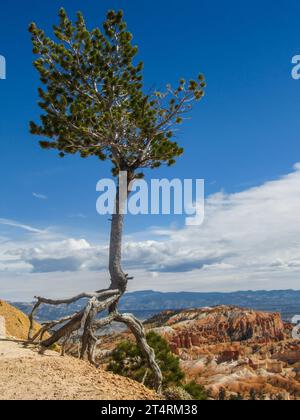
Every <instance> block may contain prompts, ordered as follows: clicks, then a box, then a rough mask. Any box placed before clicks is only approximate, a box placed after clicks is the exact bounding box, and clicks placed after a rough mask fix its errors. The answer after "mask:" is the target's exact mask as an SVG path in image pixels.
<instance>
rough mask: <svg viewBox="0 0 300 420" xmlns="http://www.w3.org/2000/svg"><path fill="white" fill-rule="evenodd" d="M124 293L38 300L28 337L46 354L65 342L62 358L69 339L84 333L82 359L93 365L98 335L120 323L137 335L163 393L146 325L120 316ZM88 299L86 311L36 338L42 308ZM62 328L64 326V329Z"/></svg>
mask: <svg viewBox="0 0 300 420" xmlns="http://www.w3.org/2000/svg"><path fill="white" fill-rule="evenodd" d="M121 295H122V293H120V291H119V290H110V289H109V290H105V291H99V292H96V293H91V294H88V293H82V294H80V295H78V296H75V297H73V298H71V299H65V300H51V299H45V298H41V297H38V298H37V302H36V304H35V305H34V307H33V310H32V312H31V314H30V315H29V320H30V328H29V334H28V342H29V343H33V342H38V344H39V346H40V349H41V352H44V351H45V350H46V349H47V348H49V347H51V346H52V345H54V344H55V343H57V342H58V341H60V340H62V341H63V349H62V354H63V353H64V346H65V344H66V342H67V341H68V339H69V337H71V335H72V334H73V333H74V332H75V331H79V330H81V331H82V338H81V351H80V358H81V359H86V360H88V361H89V362H90V363H93V364H96V361H95V356H96V354H95V353H96V349H97V345H98V344H99V340H98V338H97V336H96V332H97V331H98V330H99V329H100V328H103V327H105V326H107V325H110V324H111V323H112V322H114V321H115V322H120V323H123V324H125V325H126V326H127V327H128V328H129V329H130V330H131V331H132V333H133V334H134V336H135V338H136V341H137V344H138V346H139V347H140V349H141V351H142V353H143V355H144V356H145V358H146V360H147V364H148V366H149V368H150V369H151V370H152V372H153V374H154V378H155V387H156V389H157V390H158V391H160V390H161V385H162V374H161V371H160V368H159V366H158V364H157V363H156V361H155V354H154V351H153V349H152V348H151V347H150V346H149V345H148V343H147V340H146V335H145V331H144V326H143V324H142V323H141V322H140V321H138V320H137V319H136V318H135V317H134V316H133V315H130V314H120V313H119V312H117V309H116V307H117V305H118V302H119V299H120V297H121ZM84 298H88V299H89V300H88V302H87V304H86V306H85V308H84V309H83V310H81V311H80V312H77V313H75V314H73V315H70V316H66V317H64V318H61V319H59V320H57V321H49V322H46V323H44V324H43V325H42V327H41V329H40V330H39V331H38V332H37V333H36V334H33V331H34V321H33V320H34V314H35V313H36V311H37V310H38V308H39V307H40V306H41V305H42V304H48V305H62V304H67V305H69V304H71V303H73V302H77V301H78V300H80V299H84ZM105 310H108V311H109V314H108V316H106V317H104V318H102V319H97V316H98V315H99V314H100V313H101V312H103V311H105ZM61 325H62V326H61ZM58 326H60V328H58V329H56V330H55V331H54V332H53V334H52V335H51V336H50V337H47V338H46V339H45V338H44V337H45V334H46V333H47V332H49V331H50V330H53V329H54V328H56V327H58Z"/></svg>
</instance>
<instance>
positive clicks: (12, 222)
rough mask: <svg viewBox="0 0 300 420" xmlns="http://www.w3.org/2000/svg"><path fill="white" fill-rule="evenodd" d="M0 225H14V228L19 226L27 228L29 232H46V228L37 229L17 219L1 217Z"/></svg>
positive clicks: (19, 227)
mask: <svg viewBox="0 0 300 420" xmlns="http://www.w3.org/2000/svg"><path fill="white" fill-rule="evenodd" d="M0 225H5V226H10V227H14V228H18V229H23V230H26V231H28V232H31V233H44V232H45V231H44V230H41V229H37V228H35V227H32V226H29V225H26V224H23V223H20V222H16V221H15V220H10V219H2V218H0Z"/></svg>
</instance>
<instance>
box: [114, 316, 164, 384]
mask: <svg viewBox="0 0 300 420" xmlns="http://www.w3.org/2000/svg"><path fill="white" fill-rule="evenodd" d="M115 321H117V322H122V323H123V324H126V325H127V327H128V328H129V329H130V330H131V332H132V333H133V334H134V336H135V339H136V342H137V345H138V346H139V348H140V349H141V351H142V353H143V355H144V356H145V358H146V360H147V363H148V366H149V368H150V369H151V370H152V372H153V375H154V380H155V388H156V390H157V391H158V392H160V391H161V387H162V379H163V377H162V373H161V370H160V367H159V366H158V364H157V362H156V360H155V353H154V350H153V349H152V348H151V347H150V346H149V344H148V343H147V339H146V334H145V329H144V326H143V324H142V323H141V322H140V321H139V320H138V319H136V318H135V317H134V316H133V315H131V314H119V313H117V314H116V317H115Z"/></svg>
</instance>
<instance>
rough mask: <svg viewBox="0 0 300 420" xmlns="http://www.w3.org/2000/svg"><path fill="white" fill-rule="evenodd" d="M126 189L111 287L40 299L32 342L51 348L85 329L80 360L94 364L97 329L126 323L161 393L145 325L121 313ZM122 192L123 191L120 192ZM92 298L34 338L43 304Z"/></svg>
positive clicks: (114, 226) (119, 206) (119, 207)
mask: <svg viewBox="0 0 300 420" xmlns="http://www.w3.org/2000/svg"><path fill="white" fill-rule="evenodd" d="M132 179H133V175H132V174H130V176H129V178H128V180H127V188H125V189H126V190H127V193H129V185H130V182H131V180H132ZM121 190H122V188H120V185H118V188H117V194H116V205H115V210H116V211H115V214H113V215H112V221H111V233H110V248H109V273H110V288H109V289H108V290H102V291H98V292H95V293H81V294H80V295H78V296H75V297H73V298H71V299H64V300H50V299H45V298H41V297H39V298H37V299H38V300H37V303H36V304H35V305H34V308H33V310H32V312H31V314H30V316H29V320H30V328H29V334H28V340H29V341H30V342H32V341H35V340H36V339H38V337H40V345H41V349H42V350H44V349H46V348H49V347H50V346H52V345H53V344H55V343H57V342H58V341H59V340H62V339H66V337H70V336H71V334H72V333H73V332H74V331H78V330H81V329H82V330H83V334H82V340H81V352H80V357H81V358H82V359H87V360H89V361H90V362H91V363H94V362H95V350H96V347H97V343H98V340H97V337H96V335H95V333H96V331H97V329H99V328H101V327H103V326H105V325H109V324H111V323H112V322H114V321H117V322H122V323H124V324H125V325H127V327H128V328H129V329H130V330H131V332H132V333H133V335H134V336H135V339H136V341H137V344H138V346H139V347H140V349H141V351H142V353H143V355H144V357H145V359H146V361H147V364H148V366H149V368H150V369H151V370H152V372H153V374H154V378H155V383H156V389H157V390H158V391H160V389H161V384H162V374H161V370H160V368H159V366H158V364H157V363H156V360H155V354H154V351H153V349H152V348H151V347H150V346H149V345H148V343H147V340H146V334H145V330H144V326H143V324H142V323H141V322H140V321H138V320H137V319H136V318H135V317H134V316H133V315H130V314H120V313H119V312H118V310H117V307H118V303H119V300H120V298H121V297H122V296H123V294H124V293H125V292H126V290H127V283H128V280H129V277H128V275H127V274H125V273H124V271H123V269H122V265H121V261H122V239H123V229H124V208H125V207H124V206H125V204H126V202H127V197H122V191H121ZM120 191H121V192H120ZM83 298H88V299H89V300H88V303H87V305H86V307H85V308H84V309H83V310H82V311H80V312H79V313H76V314H74V315H73V316H70V317H66V318H63V319H60V320H58V321H53V322H49V323H46V324H45V325H44V326H43V327H42V328H41V330H40V331H39V332H38V333H36V334H35V335H34V336H32V335H33V317H34V314H35V312H36V311H37V309H38V308H39V306H40V305H41V304H49V305H61V304H71V303H73V302H76V301H78V300H80V299H83ZM106 309H107V310H108V312H109V315H108V316H107V317H106V318H104V319H101V320H97V316H98V314H100V313H101V312H103V311H105V310H106ZM59 324H60V325H62V324H63V326H62V327H61V328H60V329H58V330H57V331H55V332H54V333H53V334H52V335H51V337H49V338H47V339H46V340H43V336H44V334H45V333H46V331H48V330H50V329H52V328H53V327H54V326H58V325H59Z"/></svg>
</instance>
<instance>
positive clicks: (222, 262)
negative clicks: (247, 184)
mask: <svg viewBox="0 0 300 420" xmlns="http://www.w3.org/2000/svg"><path fill="white" fill-rule="evenodd" d="M299 214H300V164H297V165H295V167H294V171H293V172H291V173H290V174H288V175H286V176H283V177H281V178H279V179H278V180H274V181H270V182H266V183H265V184H263V185H261V186H258V187H255V188H250V189H247V190H245V191H242V192H239V193H234V194H226V193H225V192H219V193H217V194H214V195H212V196H209V197H208V198H207V201H206V217H205V222H204V224H203V225H202V226H198V227H184V228H181V229H178V228H177V229H176V228H175V227H172V228H170V229H163V230H157V229H153V230H152V231H150V232H149V237H151V238H153V239H152V240H139V241H137V240H135V236H134V235H131V236H129V237H127V240H126V243H125V245H124V266H125V267H126V270H129V271H130V273H133V275H136V279H135V280H134V281H133V282H131V284H130V287H131V290H136V289H145V288H147V289H149V288H151V289H156V290H164V291H166V290H194V291H196V290H198V291H211V290H236V289H244V290H245V289H262V288H267V289H272V288H282V289H285V288H292V287H293V288H299V286H298V284H299V278H300V221H299ZM0 224H6V225H10V226H15V227H18V228H21V229H25V230H26V231H28V232H29V233H30V234H32V238H31V240H30V241H23V242H21V243H18V244H16V243H14V242H13V241H9V240H8V242H7V241H6V240H4V239H3V241H2V242H1V240H0V271H1V270H2V271H5V272H7V271H10V272H11V271H14V270H15V271H18V272H19V273H22V272H23V273H24V272H27V273H28V272H30V271H31V272H32V273H34V274H31V276H32V277H33V278H35V279H36V278H37V277H40V278H43V279H45V278H46V277H49V282H51V281H54V280H53V279H55V278H58V277H59V278H60V277H61V273H64V276H65V277H69V276H71V277H72V276H73V277H72V278H75V277H76V279H77V281H78V286H80V279H82V283H84V287H83V288H84V289H87V290H88V289H92V287H91V286H92V285H93V284H94V282H95V281H96V280H97V282H98V280H99V282H100V283H101V282H102V283H105V282H107V279H108V275H107V272H106V266H107V257H108V247H107V244H103V245H100V246H99V245H97V246H96V245H93V244H91V243H90V242H89V241H88V240H86V239H74V238H61V237H60V238H59V237H56V236H55V235H52V237H51V235H49V234H48V235H45V237H44V238H43V235H40V233H41V232H49V231H40V230H39V229H36V228H32V227H31V226H27V225H23V224H21V223H18V222H14V221H9V220H7V219H0ZM139 236H140V235H139V234H138V235H137V236H136V238H137V237H139ZM95 271H98V272H97V273H95ZM99 272H100V273H99ZM47 273H50V274H47ZM51 273H52V274H51ZM70 273H71V274H70ZM149 274H150V275H149ZM19 275H21V274H19ZM26 276H27V278H28V276H29V274H26ZM64 276H62V277H64ZM65 277H64V278H65ZM87 278H88V279H89V282H90V284H89V285H87V284H86V282H87V281H86V280H85V279H87ZM24 287H25V286H24ZM49 287H50V286H49ZM51 287H52V286H51ZM79 288H80V287H79ZM81 288H82V286H81ZM67 294H68V293H67Z"/></svg>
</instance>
